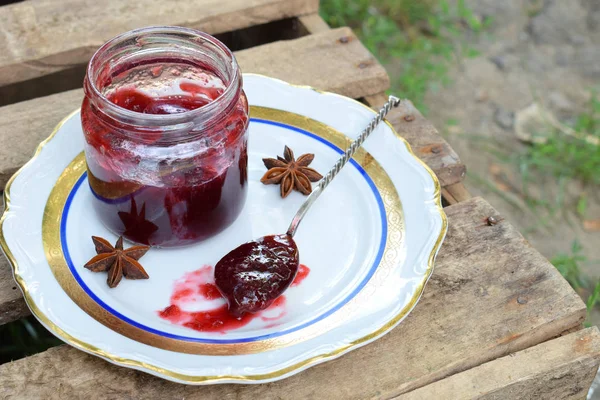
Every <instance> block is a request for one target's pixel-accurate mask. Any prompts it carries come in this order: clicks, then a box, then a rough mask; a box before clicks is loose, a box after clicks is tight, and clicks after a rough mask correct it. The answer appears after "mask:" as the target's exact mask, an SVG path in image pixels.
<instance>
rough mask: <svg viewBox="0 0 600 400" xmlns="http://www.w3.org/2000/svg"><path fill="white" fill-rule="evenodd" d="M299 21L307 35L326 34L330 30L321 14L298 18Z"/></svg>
mask: <svg viewBox="0 0 600 400" xmlns="http://www.w3.org/2000/svg"><path fill="white" fill-rule="evenodd" d="M298 21H299V22H300V25H302V27H303V28H304V31H305V32H306V33H307V34H313V33H319V32H324V31H328V30H329V29H330V28H329V25H327V22H325V20H324V19H323V18H321V16H320V15H319V14H309V15H303V16H301V17H299V18H298Z"/></svg>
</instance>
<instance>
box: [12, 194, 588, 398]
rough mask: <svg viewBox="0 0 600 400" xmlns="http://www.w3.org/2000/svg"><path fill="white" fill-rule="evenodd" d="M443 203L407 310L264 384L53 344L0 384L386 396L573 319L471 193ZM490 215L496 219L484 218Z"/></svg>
mask: <svg viewBox="0 0 600 400" xmlns="http://www.w3.org/2000/svg"><path fill="white" fill-rule="evenodd" d="M445 210H446V213H447V215H448V220H449V227H450V228H449V231H448V236H447V238H446V241H445V243H444V245H443V247H442V249H441V251H440V254H439V256H438V260H437V262H436V269H435V271H434V273H433V276H432V278H431V279H430V281H429V283H428V285H427V287H426V289H425V293H424V295H423V297H422V298H421V300H420V302H419V304H418V305H417V307H416V308H415V310H414V311H413V312H412V313H411V314H410V315H409V316H408V317H407V318H406V320H405V321H404V322H402V324H400V325H399V326H398V327H396V328H395V329H393V330H392V331H391V332H390V333H389V334H387V335H386V336H384V337H383V338H381V339H379V340H377V341H376V342H374V343H372V344H369V345H367V346H365V347H362V348H360V349H358V350H355V351H353V352H351V353H349V354H346V355H345V356H343V357H341V358H339V359H337V360H335V361H331V362H328V363H326V364H322V365H319V366H316V367H314V368H310V369H308V370H306V371H304V372H302V373H300V374H298V375H296V376H293V377H291V378H288V379H285V380H283V381H280V382H275V383H272V384H266V385H247V386H240V385H225V386H210V387H189V386H183V385H179V384H173V383H169V382H167V381H164V380H161V379H158V378H154V377H151V376H149V375H147V374H144V373H141V372H136V371H132V370H127V369H124V368H120V367H116V366H114V365H110V364H108V363H106V362H105V361H102V360H100V359H97V358H95V357H92V356H90V355H87V354H84V353H82V352H80V351H77V350H75V349H73V348H70V347H68V346H61V347H57V348H54V349H51V350H48V351H46V352H44V353H40V354H37V355H34V356H32V357H28V358H25V359H22V360H18V361H15V362H12V363H8V364H4V365H2V366H0V387H1V388H3V390H4V392H5V393H6V394H7V396H11V395H14V396H16V397H21V396H23V397H25V396H27V397H31V398H48V397H53V396H54V397H56V398H60V397H61V396H63V397H64V396H71V397H73V396H75V397H86V398H87V399H96V398H103V397H105V396H107V394H108V395H110V396H112V397H115V398H122V397H125V398H128V397H131V398H161V399H163V398H164V399H171V398H173V399H175V398H186V399H206V400H210V399H222V398H235V399H280V398H286V399H288V398H289V399H304V398H331V399H333V398H342V399H363V398H374V397H377V398H391V397H394V396H398V395H400V394H403V393H407V392H410V391H412V390H415V389H417V388H420V387H423V386H426V385H428V384H431V383H433V382H436V381H439V380H441V379H443V378H446V377H448V376H450V375H453V374H456V373H459V372H462V371H466V370H468V369H471V368H474V367H476V366H479V365H481V364H484V363H486V362H489V361H491V360H494V359H496V358H498V357H502V356H505V355H507V354H509V353H513V352H517V351H520V350H523V349H526V348H528V347H531V346H534V345H536V344H539V343H541V342H544V341H546V340H549V339H551V338H553V337H556V336H558V335H559V334H560V333H561V332H564V331H567V330H569V329H572V328H574V327H576V326H578V325H579V324H581V322H582V321H583V319H584V317H585V305H584V304H583V302H582V301H581V300H580V298H579V297H578V296H577V294H576V293H575V292H574V291H573V290H572V289H571V288H570V286H569V285H568V283H567V282H566V281H565V280H564V279H563V278H562V277H561V276H560V274H559V273H558V272H557V271H556V269H555V268H554V267H553V266H552V265H551V264H550V263H549V262H548V261H547V260H546V259H544V257H542V256H541V255H540V254H539V253H538V252H537V251H536V250H535V249H533V248H532V247H531V246H529V244H528V243H527V242H526V241H525V239H523V237H522V236H521V235H520V234H519V233H518V232H517V231H516V229H515V228H514V227H512V226H511V225H510V223H509V222H508V221H507V220H506V219H501V216H499V215H498V213H497V212H496V211H495V210H494V209H493V208H492V207H491V206H490V205H489V204H488V203H486V202H485V201H484V200H482V199H481V198H474V199H471V200H467V201H464V202H462V203H459V204H456V205H453V206H450V207H447V208H446V209H445ZM490 215H493V216H495V217H497V218H498V219H501V222H500V223H499V224H497V225H494V226H487V225H486V224H484V222H483V221H485V219H486V218H487V217H489V216H490ZM595 346H596V344H595V341H594V349H595V348H596V347H595ZM594 351H595V350H594Z"/></svg>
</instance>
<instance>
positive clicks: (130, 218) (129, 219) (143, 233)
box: [118, 196, 158, 244]
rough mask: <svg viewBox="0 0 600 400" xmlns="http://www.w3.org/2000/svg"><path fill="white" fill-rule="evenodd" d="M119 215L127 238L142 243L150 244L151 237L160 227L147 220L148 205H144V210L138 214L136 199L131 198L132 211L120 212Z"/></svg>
mask: <svg viewBox="0 0 600 400" xmlns="http://www.w3.org/2000/svg"><path fill="white" fill-rule="evenodd" d="M118 214H119V218H120V219H121V222H123V226H124V227H125V232H123V234H124V235H125V236H128V237H130V238H133V239H135V241H137V242H140V243H144V244H150V243H149V240H150V236H152V234H153V233H154V232H156V231H157V230H158V226H156V224H154V223H152V222H150V221H148V220H147V219H146V203H143V204H142V208H141V209H140V212H139V213H138V210H137V204H136V202H135V198H134V197H133V196H131V208H130V211H129V212H125V211H119V213H118Z"/></svg>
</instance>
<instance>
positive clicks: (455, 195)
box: [442, 182, 473, 205]
mask: <svg viewBox="0 0 600 400" xmlns="http://www.w3.org/2000/svg"><path fill="white" fill-rule="evenodd" d="M442 196H444V199H445V200H446V201H447V202H448V204H450V205H452V204H456V203H459V202H461V201H465V200H469V199H470V198H472V197H473V196H471V193H469V191H468V190H467V188H466V187H465V185H464V184H463V183H462V182H460V183H455V184H453V185H449V186H446V187H444V188H442Z"/></svg>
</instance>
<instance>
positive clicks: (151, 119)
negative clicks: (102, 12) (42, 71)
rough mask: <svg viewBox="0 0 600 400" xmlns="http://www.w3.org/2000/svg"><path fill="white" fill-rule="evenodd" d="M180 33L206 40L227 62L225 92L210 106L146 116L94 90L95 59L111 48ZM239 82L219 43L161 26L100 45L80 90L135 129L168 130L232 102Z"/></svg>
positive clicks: (234, 66) (227, 52)
mask: <svg viewBox="0 0 600 400" xmlns="http://www.w3.org/2000/svg"><path fill="white" fill-rule="evenodd" d="M182 33H183V34H188V35H189V36H190V38H194V37H198V38H201V39H203V40H206V41H207V42H209V43H210V44H212V45H214V46H216V48H218V49H219V50H221V51H222V52H223V53H224V55H225V57H226V58H227V60H226V61H227V63H228V64H229V66H230V67H231V71H232V72H231V78H230V79H229V82H226V84H227V87H226V88H225V90H223V92H222V93H221V94H220V95H219V96H218V97H217V98H215V99H214V100H212V101H211V102H210V103H208V104H206V105H204V106H202V107H199V108H196V109H193V110H188V111H184V112H181V113H174V114H147V113H141V112H137V111H132V110H129V109H127V108H124V107H121V106H119V105H117V104H115V103H113V102H112V101H110V100H109V99H108V98H107V97H106V96H105V95H104V94H103V93H102V91H101V90H100V89H99V88H98V86H97V82H96V79H95V78H96V75H95V73H96V68H95V62H97V61H98V59H99V58H100V57H101V56H103V55H105V54H106V53H107V51H109V50H110V49H111V48H114V47H115V46H117V45H118V44H120V43H123V42H124V41H127V40H130V39H132V38H135V37H136V36H140V35H148V34H150V35H151V34H167V35H168V34H182ZM241 82H242V75H241V72H240V69H239V66H238V64H237V60H236V59H235V56H234V54H233V52H232V51H231V50H230V49H229V48H228V47H227V46H226V45H225V44H224V43H223V42H221V41H220V40H219V39H217V38H215V37H214V36H212V35H210V34H208V33H205V32H202V31H199V30H196V29H192V28H185V27H180V26H168V25H164V26H148V27H144V28H138V29H133V30H130V31H127V32H124V33H122V34H120V35H117V36H115V37H114V38H112V39H110V40H109V41H107V42H106V43H104V44H103V45H102V46H101V47H100V48H99V49H98V50H96V52H95V53H94V55H93V56H92V57H91V59H90V61H89V63H88V66H87V69H86V85H84V86H85V87H86V89H89V90H91V91H92V93H93V96H94V97H95V98H96V99H100V100H101V102H102V106H103V108H104V109H105V110H106V111H109V113H110V114H114V115H117V116H119V117H120V118H125V119H128V120H134V121H136V122H137V123H136V125H137V124H141V125H147V126H171V125H179V124H187V123H189V122H190V121H192V120H196V119H199V118H201V117H202V116H203V115H207V114H208V115H212V114H214V113H215V112H216V111H218V110H219V109H222V107H223V105H222V103H223V101H224V100H225V99H231V100H232V101H233V100H234V99H235V98H234V94H235V93H236V92H237V91H238V90H239V89H240V88H241V86H242V83H241Z"/></svg>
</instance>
